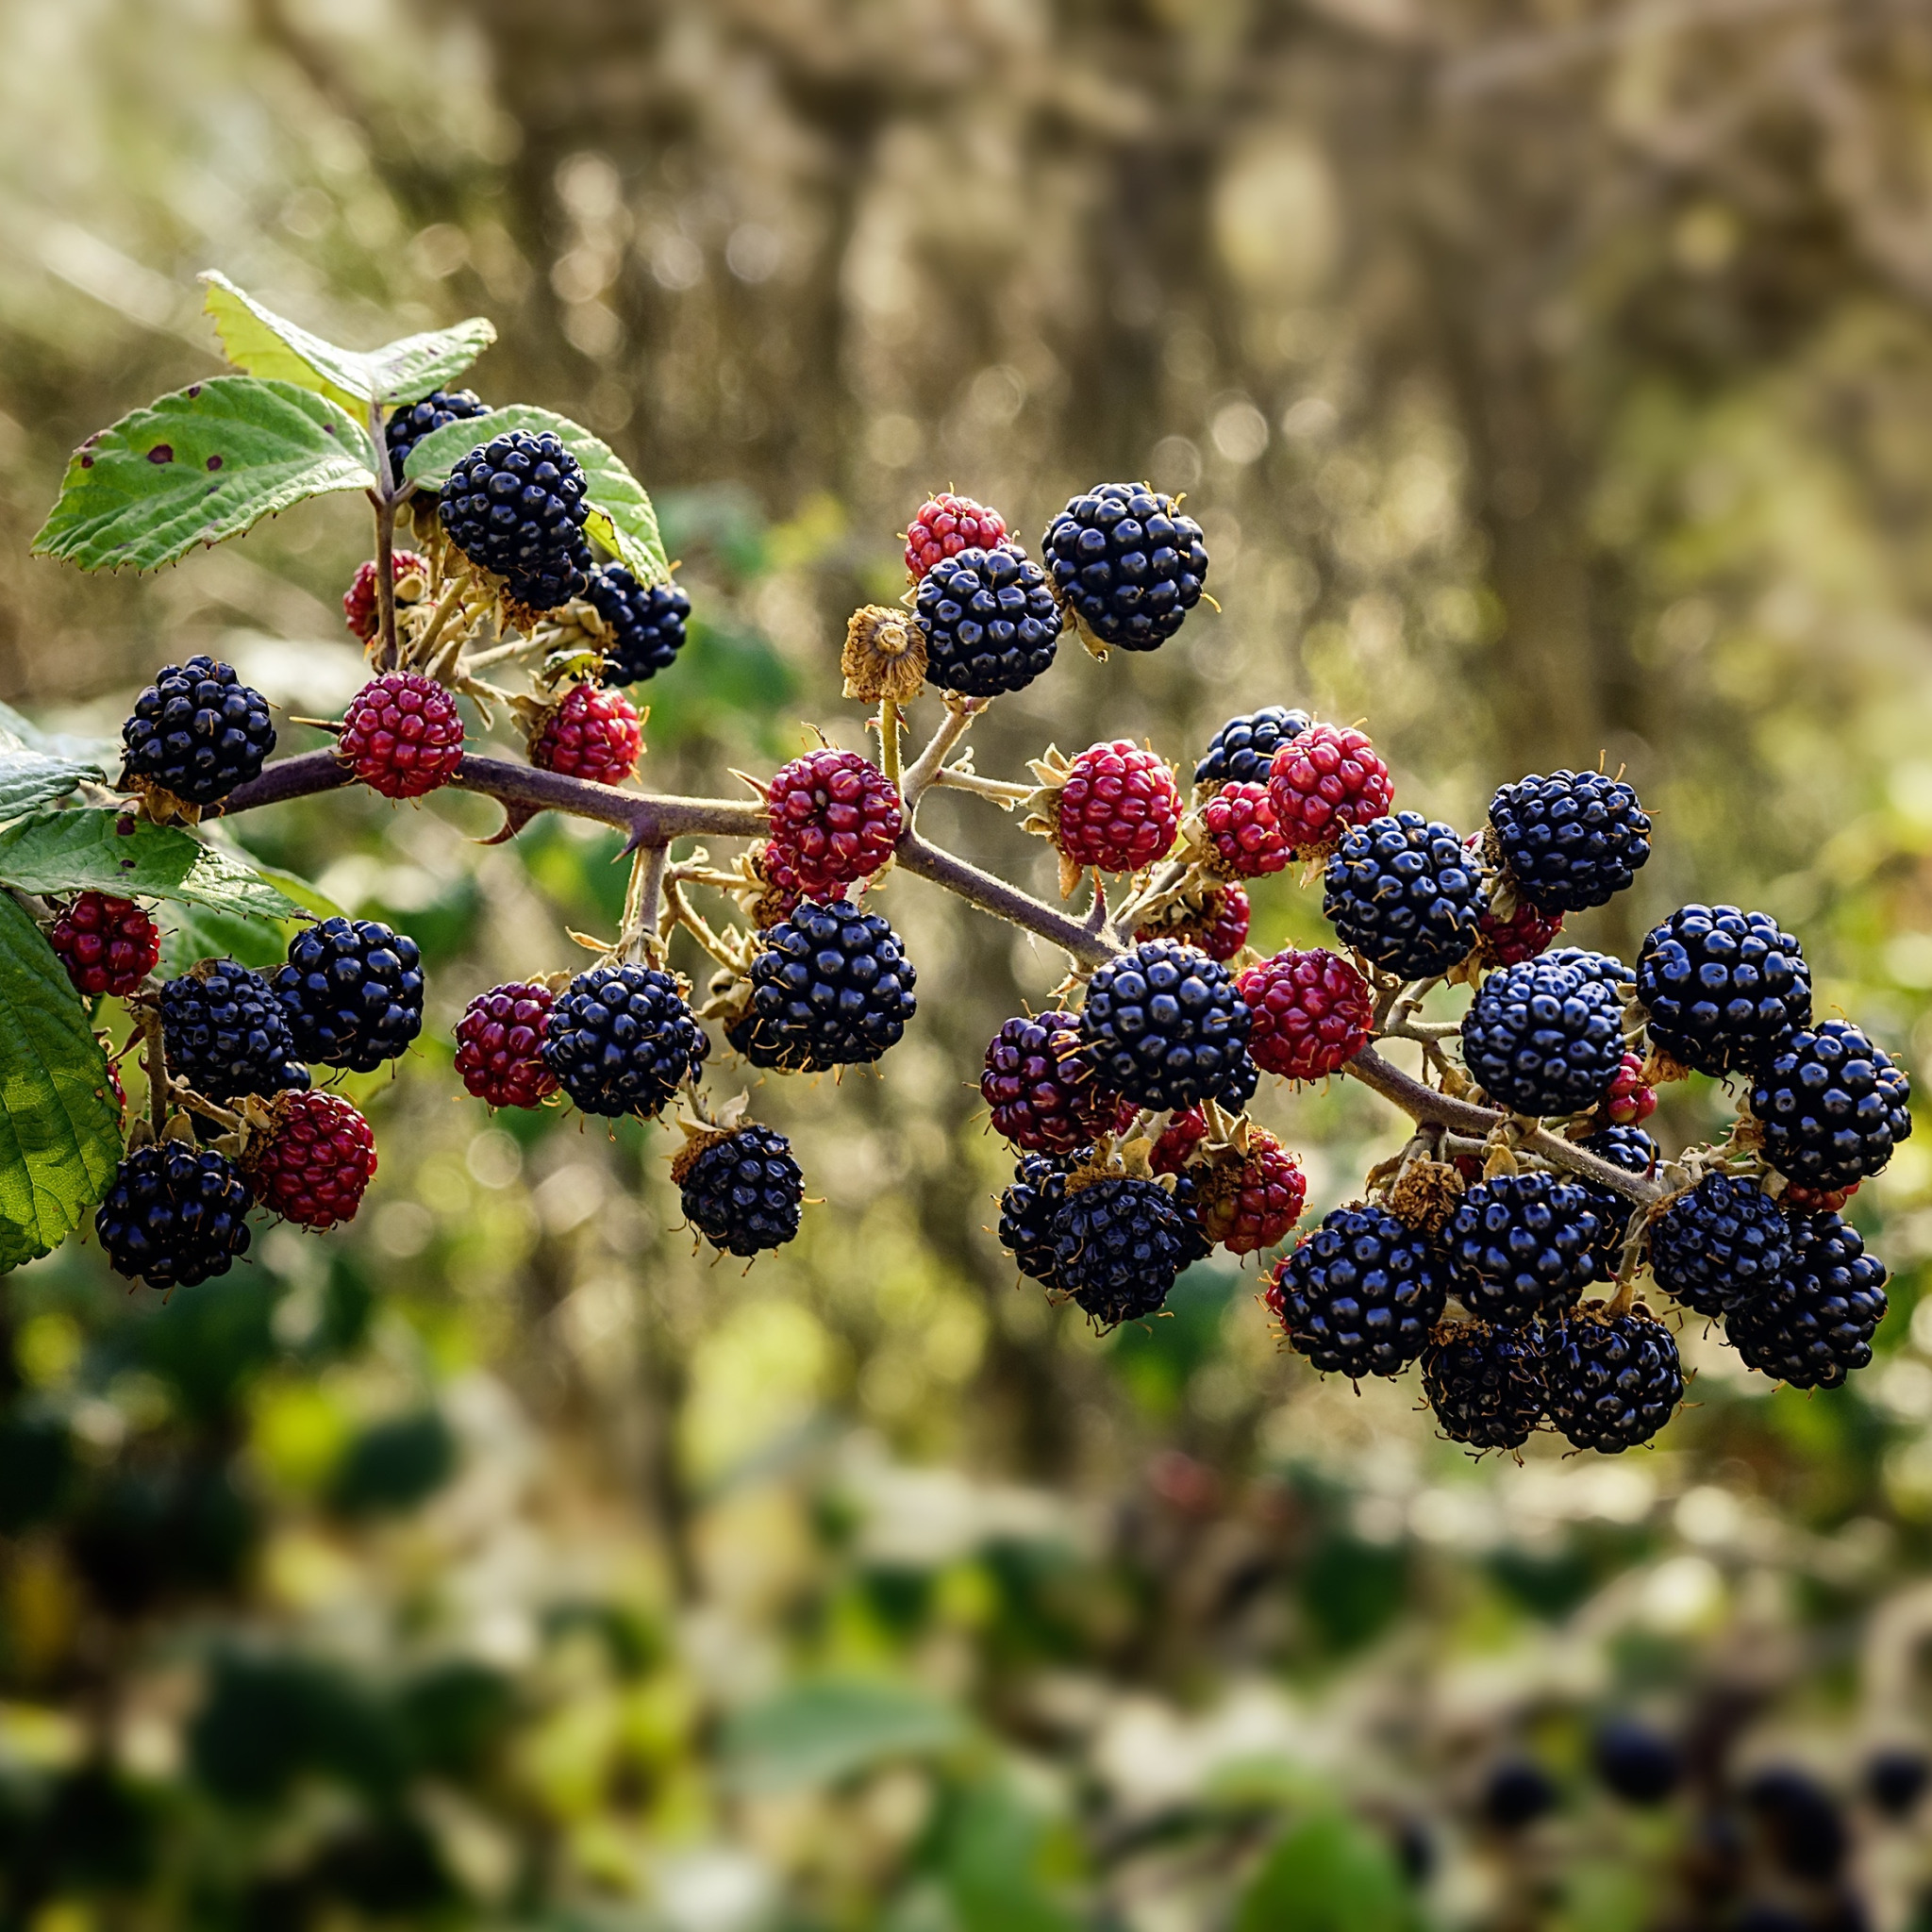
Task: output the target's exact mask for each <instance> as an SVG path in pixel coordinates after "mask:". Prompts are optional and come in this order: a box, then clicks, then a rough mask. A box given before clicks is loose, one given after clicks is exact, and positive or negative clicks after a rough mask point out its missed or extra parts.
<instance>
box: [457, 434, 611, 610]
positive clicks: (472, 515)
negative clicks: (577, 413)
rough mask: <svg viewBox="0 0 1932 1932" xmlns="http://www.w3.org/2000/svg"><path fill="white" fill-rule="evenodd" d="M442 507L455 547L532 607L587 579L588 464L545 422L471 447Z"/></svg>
mask: <svg viewBox="0 0 1932 1932" xmlns="http://www.w3.org/2000/svg"><path fill="white" fill-rule="evenodd" d="M437 508H438V510H439V512H440V514H441V518H442V526H443V528H444V529H445V530H446V531H448V533H449V538H450V541H452V542H453V543H454V544H455V545H456V546H457V548H458V550H460V551H461V552H462V553H463V555H464V556H465V557H467V558H469V559H470V561H471V562H472V563H473V564H475V566H476V567H477V568H478V569H479V570H485V571H489V572H491V574H492V575H496V576H500V577H502V578H504V579H505V581H506V583H507V585H508V591H509V594H510V596H511V597H513V598H514V599H515V600H516V601H517V602H518V603H519V604H523V605H526V606H527V607H528V608H530V609H532V610H550V609H554V608H556V607H557V606H558V605H559V604H564V603H568V602H569V600H570V599H571V598H573V597H575V595H576V594H577V593H578V592H579V591H582V590H583V589H584V588H585V586H586V584H587V582H588V581H589V579H588V575H587V571H588V566H589V560H590V558H589V552H588V550H587V549H586V547H585V544H584V537H583V529H584V518H585V515H586V510H587V506H586V503H585V484H584V471H583V465H582V464H581V463H579V462H578V461H577V459H576V458H575V457H574V456H573V455H572V454H571V453H570V451H569V450H567V449H566V448H565V447H564V446H563V444H562V442H561V441H558V438H557V437H556V436H555V435H553V434H552V433H551V432H550V431H549V430H547V429H546V430H544V431H542V432H541V434H538V435H532V434H531V433H530V432H529V431H528V430H525V429H512V430H509V431H508V432H507V433H506V434H504V435H502V436H499V437H496V438H494V439H493V440H492V441H490V442H487V443H485V444H483V445H482V447H481V448H479V449H474V450H472V451H471V452H470V454H469V455H468V456H466V457H465V458H463V459H462V461H461V462H459V463H458V464H457V465H456V467H455V468H454V469H453V470H451V472H450V474H449V480H448V481H447V482H446V483H445V484H444V485H443V486H442V494H441V498H440V500H439V502H438V506H437Z"/></svg>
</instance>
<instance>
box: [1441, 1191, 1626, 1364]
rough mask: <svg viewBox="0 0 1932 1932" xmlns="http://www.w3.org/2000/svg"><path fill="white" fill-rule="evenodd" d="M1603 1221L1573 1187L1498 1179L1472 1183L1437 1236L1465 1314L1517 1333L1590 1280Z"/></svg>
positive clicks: (1594, 1273) (1582, 1193)
mask: <svg viewBox="0 0 1932 1932" xmlns="http://www.w3.org/2000/svg"><path fill="white" fill-rule="evenodd" d="M1601 1234H1602V1222H1601V1220H1600V1218H1599V1217H1598V1215H1597V1213H1596V1211H1595V1209H1594V1208H1592V1207H1591V1198H1590V1196H1589V1194H1588V1193H1586V1192H1585V1191H1584V1190H1583V1189H1582V1188H1580V1187H1578V1186H1576V1185H1575V1183H1574V1182H1573V1181H1566V1180H1558V1179H1557V1177H1556V1176H1555V1175H1554V1174H1492V1175H1491V1176H1490V1178H1489V1179H1488V1180H1483V1181H1478V1182H1477V1183H1476V1184H1475V1186H1474V1187H1473V1188H1471V1189H1470V1191H1468V1192H1467V1193H1466V1194H1464V1195H1463V1197H1462V1199H1461V1200H1460V1201H1459V1202H1458V1203H1457V1208H1456V1212H1455V1213H1454V1214H1452V1215H1451V1216H1450V1217H1449V1222H1448V1224H1447V1226H1445V1227H1444V1228H1443V1230H1442V1240H1443V1243H1444V1245H1445V1246H1446V1247H1447V1249H1448V1251H1449V1257H1450V1261H1451V1263H1452V1265H1453V1266H1454V1268H1455V1271H1456V1293H1457V1298H1458V1299H1459V1300H1460V1301H1461V1303H1462V1305H1463V1307H1466V1308H1467V1309H1468V1310H1469V1312H1470V1313H1471V1314H1472V1315H1476V1316H1479V1317H1480V1318H1481V1319H1482V1320H1484V1321H1486V1322H1495V1323H1500V1324H1502V1325H1503V1326H1505V1327H1507V1328H1520V1327H1522V1326H1523V1325H1524V1324H1525V1323H1528V1322H1532V1321H1534V1320H1535V1319H1536V1318H1537V1317H1538V1316H1540V1315H1545V1314H1551V1313H1554V1312H1556V1311H1557V1309H1559V1308H1562V1307H1567V1306H1568V1305H1569V1304H1570V1303H1572V1302H1574V1300H1575V1299H1576V1297H1577V1296H1578V1295H1579V1294H1581V1293H1582V1292H1583V1291H1584V1290H1585V1289H1586V1288H1588V1287H1589V1286H1590V1284H1591V1282H1592V1281H1594V1280H1595V1279H1596V1278H1597V1255H1596V1249H1597V1242H1598V1240H1599V1238H1600V1236H1601Z"/></svg>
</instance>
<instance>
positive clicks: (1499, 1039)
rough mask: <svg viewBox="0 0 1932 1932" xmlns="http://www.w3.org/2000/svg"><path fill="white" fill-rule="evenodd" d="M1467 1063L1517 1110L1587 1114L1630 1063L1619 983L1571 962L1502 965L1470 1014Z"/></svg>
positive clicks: (1493, 1094) (1465, 1033) (1499, 1100)
mask: <svg viewBox="0 0 1932 1932" xmlns="http://www.w3.org/2000/svg"><path fill="white" fill-rule="evenodd" d="M1462 1060H1463V1064H1464V1065H1465V1066H1466V1067H1467V1068H1468V1069H1469V1073H1470V1077H1471V1078H1472V1079H1473V1080H1474V1081H1475V1083H1476V1085H1477V1086H1479V1087H1480V1088H1481V1089H1482V1090H1483V1091H1484V1092H1486V1093H1487V1094H1488V1095H1489V1096H1490V1098H1491V1100H1493V1101H1494V1102H1496V1104H1497V1105H1498V1106H1501V1107H1506V1108H1508V1109H1509V1110H1510V1111H1511V1112H1512V1113H1522V1114H1531V1115H1536V1116H1542V1115H1546V1114H1570V1113H1580V1112H1582V1111H1583V1110H1584V1109H1585V1108H1591V1107H1594V1106H1595V1105H1596V1104H1597V1103H1598V1102H1599V1101H1600V1100H1602V1099H1603V1097H1604V1095H1605V1094H1606V1093H1607V1092H1608V1091H1609V1087H1610V1082H1611V1081H1612V1080H1614V1079H1615V1078H1616V1077H1617V1074H1618V1073H1619V1071H1620V1070H1621V1069H1622V1067H1623V1064H1624V1033H1623V1008H1622V1006H1621V1004H1620V1003H1619V1001H1618V999H1617V995H1616V992H1615V991H1614V990H1613V989H1612V988H1610V987H1608V986H1606V985H1605V984H1604V982H1603V981H1602V980H1600V979H1592V978H1590V977H1587V976H1586V975H1585V974H1582V973H1579V972H1577V971H1575V970H1574V968H1571V967H1568V966H1557V965H1553V964H1551V963H1550V962H1549V961H1547V960H1542V959H1526V960H1524V962H1523V963H1522V964H1521V965H1518V966H1503V967H1499V968H1498V969H1497V970H1496V971H1495V972H1493V973H1491V974H1490V975H1489V977H1488V978H1487V979H1485V980H1484V981H1483V983H1482V985H1481V987H1480V988H1479V989H1478V990H1477V991H1476V995H1475V998H1474V1000H1472V1001H1471V1002H1470V1006H1469V1010H1468V1011H1467V1012H1466V1013H1465V1014H1464V1015H1463V1018H1462Z"/></svg>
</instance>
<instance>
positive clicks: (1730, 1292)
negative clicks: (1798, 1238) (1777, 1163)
mask: <svg viewBox="0 0 1932 1932" xmlns="http://www.w3.org/2000/svg"><path fill="white" fill-rule="evenodd" d="M1790 1258H1791V1234H1790V1225H1789V1224H1788V1223H1787V1222H1786V1220H1785V1217H1784V1216H1783V1215H1782V1214H1781V1213H1779V1212H1778V1208H1777V1204H1776V1203H1775V1202H1774V1200H1773V1199H1772V1198H1771V1196H1770V1195H1769V1194H1767V1193H1766V1192H1765V1191H1764V1190H1763V1189H1762V1188H1761V1187H1759V1186H1758V1185H1757V1182H1756V1181H1755V1180H1751V1179H1748V1178H1746V1177H1744V1176H1742V1175H1739V1174H1706V1175H1705V1176H1704V1178H1703V1179H1702V1180H1700V1181H1699V1182H1698V1183H1697V1185H1696V1186H1695V1187H1694V1188H1691V1189H1690V1190H1689V1191H1686V1192H1684V1193H1681V1194H1679V1195H1678V1196H1677V1198H1676V1199H1675V1200H1674V1201H1673V1202H1672V1203H1671V1205H1670V1206H1669V1207H1668V1208H1665V1209H1664V1211H1663V1212H1662V1213H1661V1214H1659V1215H1658V1216H1657V1219H1656V1220H1655V1221H1654V1222H1653V1223H1652V1224H1651V1229H1650V1270H1651V1273H1652V1274H1655V1275H1656V1276H1657V1286H1658V1287H1659V1288H1660V1289H1662V1290H1663V1291H1665V1293H1667V1294H1669V1295H1671V1296H1672V1297H1673V1298H1674V1300H1676V1301H1679V1302H1681V1303H1683V1305H1684V1306H1685V1307H1687V1308H1691V1309H1694V1310H1695V1311H1696V1312H1697V1313H1698V1314H1700V1315H1722V1314H1724V1313H1725V1312H1726V1311H1727V1310H1728V1309H1731V1308H1735V1307H1749V1306H1750V1305H1751V1303H1752V1302H1754V1301H1755V1300H1756V1299H1757V1297H1758V1296H1760V1295H1762V1294H1765V1293H1768V1292H1769V1291H1772V1290H1773V1289H1774V1286H1775V1284H1776V1283H1777V1280H1778V1278H1779V1277H1780V1276H1781V1275H1782V1274H1784V1272H1785V1270H1786V1268H1787V1267H1788V1266H1789V1265H1790Z"/></svg>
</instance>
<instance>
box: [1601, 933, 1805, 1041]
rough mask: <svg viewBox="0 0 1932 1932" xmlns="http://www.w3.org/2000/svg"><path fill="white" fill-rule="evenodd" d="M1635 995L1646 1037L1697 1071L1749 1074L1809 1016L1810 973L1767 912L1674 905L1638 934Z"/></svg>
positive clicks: (1793, 942) (1787, 935)
mask: <svg viewBox="0 0 1932 1932" xmlns="http://www.w3.org/2000/svg"><path fill="white" fill-rule="evenodd" d="M1637 997H1638V1000H1639V1002H1640V1003H1641V1005H1642V1007H1643V1008H1644V1009H1645V1012H1646V1014H1647V1016H1648V1024H1649V1028H1650V1040H1651V1044H1652V1045H1653V1046H1657V1047H1660V1048H1661V1049H1662V1050H1663V1051H1664V1052H1665V1053H1667V1054H1669V1055H1670V1057H1671V1058H1673V1059H1674V1060H1680V1061H1681V1062H1682V1063H1683V1064H1684V1065H1685V1066H1687V1067H1692V1068H1695V1069H1696V1071H1697V1072H1698V1073H1700V1074H1730V1073H1745V1072H1749V1071H1750V1070H1751V1069H1752V1068H1753V1067H1755V1066H1756V1064H1757V1061H1758V1059H1759V1058H1761V1057H1762V1056H1763V1055H1764V1054H1765V1052H1766V1051H1767V1050H1769V1049H1770V1048H1771V1047H1772V1046H1773V1045H1774V1043H1775V1042H1776V1041H1779V1040H1781V1039H1782V1038H1783V1037H1784V1036H1785V1035H1786V1034H1787V1033H1790V1032H1791V1031H1793V1030H1794V1029H1795V1028H1797V1027H1800V1026H1803V1025H1805V1024H1807V1022H1808V1021H1809V1020H1810V1018H1811V969H1810V967H1808V966H1807V964H1806V963H1805V955H1804V952H1803V949H1802V948H1801V947H1800V946H1799V944H1798V942H1797V941H1796V940H1794V939H1793V938H1792V937H1791V935H1790V933H1788V932H1780V931H1779V930H1778V925H1777V921H1776V920H1774V918H1772V916H1771V914H1770V913H1768V912H1740V910H1739V909H1738V908H1737V907H1735V906H1683V907H1680V908H1678V909H1677V910H1676V911H1675V912H1674V913H1672V914H1671V916H1670V917H1669V918H1668V919H1667V920H1665V921H1664V922H1663V924H1661V925H1657V926H1654V927H1653V928H1652V929H1651V931H1650V932H1649V933H1648V934H1647V935H1646V936H1645V938H1644V941H1643V944H1642V945H1641V947H1640V948H1639V950H1638V954H1637Z"/></svg>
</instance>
